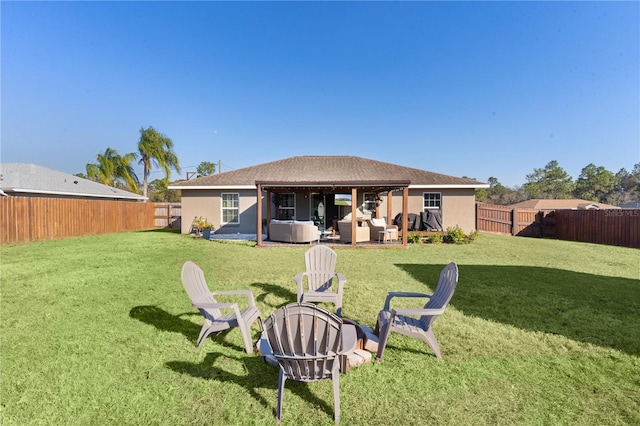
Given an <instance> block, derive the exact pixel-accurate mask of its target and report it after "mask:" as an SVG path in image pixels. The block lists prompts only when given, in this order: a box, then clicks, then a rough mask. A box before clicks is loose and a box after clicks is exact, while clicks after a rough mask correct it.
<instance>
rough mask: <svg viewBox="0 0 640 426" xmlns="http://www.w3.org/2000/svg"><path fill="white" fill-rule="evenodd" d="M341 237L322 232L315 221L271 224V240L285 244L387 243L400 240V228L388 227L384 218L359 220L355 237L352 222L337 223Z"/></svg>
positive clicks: (276, 222)
mask: <svg viewBox="0 0 640 426" xmlns="http://www.w3.org/2000/svg"><path fill="white" fill-rule="evenodd" d="M336 225H337V227H338V233H339V236H336V235H335V233H334V232H327V231H325V232H320V230H319V229H318V226H317V225H315V224H314V223H313V221H300V220H272V221H271V223H270V224H269V239H270V240H271V241H279V242H285V243H311V242H314V241H318V242H319V241H321V240H323V239H324V240H339V241H340V242H342V243H351V242H353V240H354V238H355V240H356V242H357V243H360V242H367V241H378V242H379V243H387V242H389V241H392V240H397V239H398V226H397V225H388V224H387V223H386V221H385V220H384V219H383V218H378V219H366V220H359V221H358V226H357V227H356V235H355V237H354V236H353V235H352V234H353V232H352V229H351V221H350V220H339V221H336Z"/></svg>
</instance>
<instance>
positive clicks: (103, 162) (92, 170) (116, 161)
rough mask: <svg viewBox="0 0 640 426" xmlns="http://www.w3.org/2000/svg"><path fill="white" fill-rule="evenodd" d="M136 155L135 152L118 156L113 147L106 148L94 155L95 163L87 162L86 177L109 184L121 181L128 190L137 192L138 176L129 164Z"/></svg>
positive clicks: (113, 184)
mask: <svg viewBox="0 0 640 426" xmlns="http://www.w3.org/2000/svg"><path fill="white" fill-rule="evenodd" d="M137 156H138V155H137V154H136V153H135V152H131V153H129V154H125V155H124V156H120V155H119V154H118V151H116V150H115V149H113V148H107V149H106V150H105V151H104V154H98V155H97V156H96V161H97V162H96V163H89V164H87V166H86V170H87V178H88V179H91V180H94V181H96V182H100V183H102V184H104V185H109V186H116V185H117V184H118V183H120V182H122V183H123V185H124V186H125V188H126V189H128V190H129V191H131V192H138V183H139V181H138V176H137V175H136V174H135V172H134V171H133V167H132V166H131V163H132V162H134V161H135V160H136V158H137Z"/></svg>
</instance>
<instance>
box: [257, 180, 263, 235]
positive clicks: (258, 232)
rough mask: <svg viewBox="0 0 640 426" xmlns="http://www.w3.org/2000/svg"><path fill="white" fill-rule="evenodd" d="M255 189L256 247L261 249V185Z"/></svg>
mask: <svg viewBox="0 0 640 426" xmlns="http://www.w3.org/2000/svg"><path fill="white" fill-rule="evenodd" d="M256 187H257V193H256V245H257V246H258V247H262V185H260V184H257V185H256Z"/></svg>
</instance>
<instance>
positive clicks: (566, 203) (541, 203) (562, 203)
mask: <svg viewBox="0 0 640 426" xmlns="http://www.w3.org/2000/svg"><path fill="white" fill-rule="evenodd" d="M509 207H511V208H518V209H536V210H563V209H580V210H584V209H587V210H588V209H619V208H620V207H617V206H612V205H609V204H603V203H595V202H593V201H589V200H580V199H566V200H563V199H559V200H555V199H544V198H534V199H531V200H527V201H522V202H520V203H515V204H511V205H510V206H509Z"/></svg>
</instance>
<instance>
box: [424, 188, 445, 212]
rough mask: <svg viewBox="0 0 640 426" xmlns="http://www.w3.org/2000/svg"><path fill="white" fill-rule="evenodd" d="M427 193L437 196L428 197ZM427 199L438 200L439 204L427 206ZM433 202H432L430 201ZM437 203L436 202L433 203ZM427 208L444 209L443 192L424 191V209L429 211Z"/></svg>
mask: <svg viewBox="0 0 640 426" xmlns="http://www.w3.org/2000/svg"><path fill="white" fill-rule="evenodd" d="M427 195H429V196H437V197H434V198H431V197H430V198H429V199H427ZM427 201H430V202H432V201H437V206H435V205H429V206H427V205H426V204H427ZM430 204H431V203H430ZM433 204H436V203H433ZM427 210H442V192H423V193H422V211H423V212H424V211H427Z"/></svg>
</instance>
